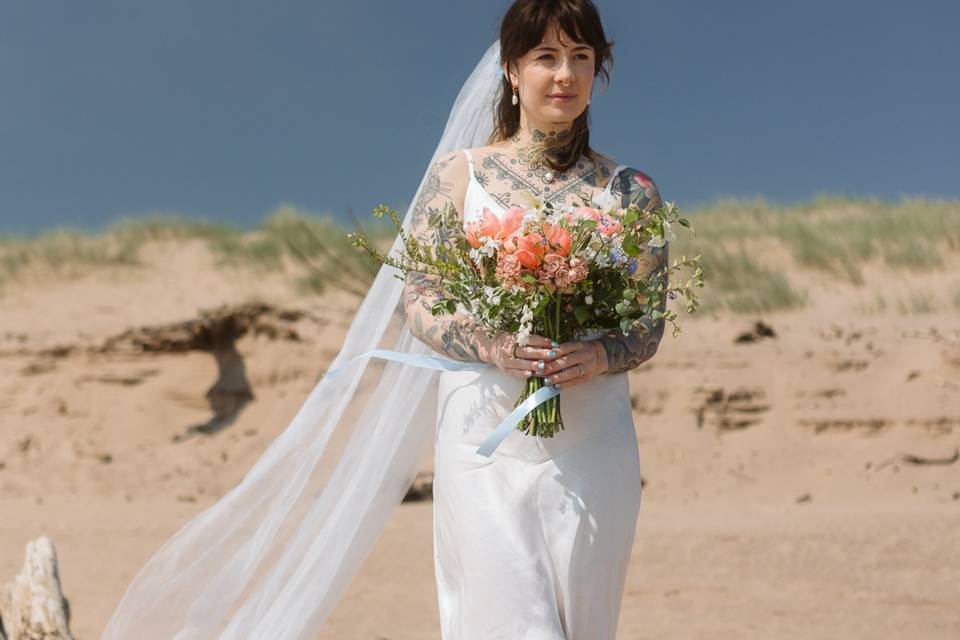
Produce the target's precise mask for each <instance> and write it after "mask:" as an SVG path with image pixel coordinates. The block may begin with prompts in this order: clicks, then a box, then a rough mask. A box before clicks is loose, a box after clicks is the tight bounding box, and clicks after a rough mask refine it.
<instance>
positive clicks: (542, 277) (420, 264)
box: [348, 199, 703, 437]
mask: <svg viewBox="0 0 960 640" xmlns="http://www.w3.org/2000/svg"><path fill="white" fill-rule="evenodd" d="M611 200H612V199H611ZM584 204H585V205H586V204H587V202H586V201H585V202H584ZM592 204H594V205H596V206H582V207H575V208H571V209H568V210H563V209H557V208H555V207H554V206H553V205H552V204H551V203H541V202H539V201H538V200H535V199H534V200H532V201H531V206H530V207H528V208H523V207H519V206H514V207H511V208H510V209H508V210H507V211H506V212H505V213H504V214H503V215H502V216H501V217H498V216H497V215H496V214H494V213H493V212H492V211H490V210H489V209H486V208H485V209H484V210H483V214H482V218H481V219H480V220H476V221H471V222H468V223H466V224H464V223H463V222H462V220H461V218H460V215H459V214H458V212H457V211H456V209H455V208H454V207H453V205H452V204H448V205H447V206H446V207H445V208H444V209H443V210H439V209H431V210H430V211H429V215H428V219H429V230H430V231H431V232H433V235H434V238H435V239H437V241H436V242H426V241H424V238H418V237H412V236H409V235H408V234H406V233H405V232H404V231H403V228H402V222H401V221H400V220H399V218H398V217H397V214H396V212H395V211H393V210H392V209H389V208H387V207H385V206H384V205H380V206H378V207H376V208H375V209H374V211H373V215H374V216H375V217H378V218H380V217H382V216H383V215H384V214H387V215H388V216H389V217H390V219H391V220H392V221H393V223H394V225H395V226H396V227H397V229H398V231H399V233H400V236H401V240H402V244H403V249H402V250H401V251H400V252H399V255H397V256H383V255H380V253H379V252H378V251H377V250H376V249H374V248H373V247H372V246H371V245H370V242H369V241H368V240H367V238H365V237H364V236H363V235H362V234H356V233H351V234H348V238H349V239H350V241H351V242H352V243H353V244H354V245H355V246H357V247H358V248H360V249H362V250H364V251H366V252H367V253H369V254H370V255H371V256H372V257H373V258H374V259H376V260H378V261H379V262H382V263H385V264H389V265H391V266H393V267H395V268H397V269H399V270H400V272H401V274H402V275H401V274H397V275H396V277H397V278H400V279H404V278H405V277H406V274H407V273H408V272H422V273H426V274H432V275H436V276H439V277H440V279H441V283H442V289H443V291H444V295H443V296H442V297H440V298H439V299H438V300H437V301H436V303H435V304H434V306H433V308H432V309H431V313H432V314H433V315H435V316H438V315H443V314H453V313H461V314H464V315H466V316H468V317H470V318H472V319H473V320H474V321H475V322H477V323H478V324H479V325H480V326H481V327H483V328H484V330H485V331H486V332H487V335H488V336H490V337H492V336H493V334H495V333H497V332H500V331H509V332H512V333H515V334H516V336H517V341H518V342H519V343H520V344H521V345H523V344H526V343H527V339H528V337H529V336H530V335H531V334H538V335H543V336H546V337H548V338H551V339H553V340H555V341H557V342H564V341H568V340H575V339H579V338H584V337H596V336H597V334H598V333H602V332H608V331H616V330H617V329H619V330H621V331H623V332H624V333H625V334H626V333H629V332H632V331H643V332H647V331H649V330H650V325H652V324H653V323H656V322H658V321H663V322H670V323H672V324H673V327H674V329H673V335H674V336H677V335H678V334H679V333H680V326H679V325H678V324H677V322H676V314H675V313H673V312H671V311H669V310H667V311H661V309H660V306H661V303H662V302H663V301H664V297H668V298H670V299H675V298H676V297H677V296H678V295H680V296H683V298H684V300H685V301H686V308H687V311H688V312H690V313H692V312H693V311H694V310H695V309H696V307H697V306H698V300H697V298H696V295H695V294H694V291H693V289H694V288H699V287H703V270H702V269H701V267H700V263H699V260H700V257H701V256H699V255H697V256H695V257H693V258H690V259H687V258H686V257H685V256H684V257H682V258H681V259H680V260H679V261H677V260H674V262H673V265H672V266H671V267H669V268H667V267H666V265H665V264H664V265H663V267H662V268H657V267H658V264H659V260H658V256H657V254H656V252H657V251H659V250H661V249H660V248H662V247H663V246H664V245H665V244H666V243H667V242H669V241H672V240H675V239H676V237H675V235H674V233H673V231H672V230H671V225H673V224H680V225H682V226H684V227H687V228H688V229H690V231H691V232H692V233H694V234H695V233H696V231H695V230H694V229H693V227H692V226H691V225H690V222H689V221H688V220H687V219H686V218H681V217H679V210H678V209H677V207H676V205H674V204H673V203H670V202H668V203H666V205H664V206H662V207H659V208H656V209H653V210H649V211H644V210H642V209H640V207H638V206H637V205H630V206H629V207H626V208H617V207H614V206H607V207H604V206H603V205H604V204H609V205H613V204H614V203H613V202H608V203H604V202H603V201H602V200H600V201H597V200H595V201H594V202H593V203H592ZM683 267H691V268H692V269H693V274H692V278H691V279H689V280H687V281H686V282H684V283H677V284H673V285H671V284H669V274H670V273H671V272H672V271H675V270H678V269H681V268H683ZM591 334H592V336H591ZM543 386H544V381H543V378H540V377H537V376H531V377H530V378H528V379H527V380H526V385H525V388H524V390H523V392H522V393H521V395H520V397H519V398H518V399H517V401H516V403H515V405H514V407H516V406H517V405H519V404H520V403H521V402H523V401H524V400H525V399H526V398H528V397H529V396H531V395H532V394H534V393H535V392H536V391H538V390H539V389H541V388H542V387H543ZM517 428H518V429H520V430H521V431H523V432H524V433H525V434H530V435H537V436H542V437H551V436H553V435H554V434H555V433H556V432H557V431H559V430H561V429H563V420H562V418H561V415H560V396H559V395H555V396H553V397H550V398H549V399H547V400H546V401H545V402H543V403H542V404H540V405H538V406H537V407H536V408H535V409H534V410H533V411H532V412H530V413H528V414H527V415H526V416H524V418H523V419H522V420H521V421H520V422H519V423H518V424H517Z"/></svg>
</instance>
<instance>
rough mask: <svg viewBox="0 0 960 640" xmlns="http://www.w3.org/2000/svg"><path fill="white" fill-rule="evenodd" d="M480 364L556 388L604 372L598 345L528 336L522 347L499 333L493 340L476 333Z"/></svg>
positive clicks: (511, 335)
mask: <svg viewBox="0 0 960 640" xmlns="http://www.w3.org/2000/svg"><path fill="white" fill-rule="evenodd" d="M476 338H477V341H478V342H479V345H480V350H481V353H482V355H483V361H484V362H489V363H490V364H493V365H496V366H497V367H498V368H499V369H500V370H501V371H503V372H504V373H505V374H507V375H508V376H511V377H514V378H523V379H526V378H529V377H530V376H532V375H537V376H541V377H544V378H547V380H546V382H547V384H553V385H555V386H556V387H558V388H564V387H569V386H572V385H574V384H580V383H581V382H586V381H587V380H589V379H590V378H592V377H593V376H595V375H599V374H600V373H603V371H605V370H606V353H605V352H604V350H603V345H601V344H599V343H598V342H597V341H590V342H579V341H573V342H564V343H562V344H558V343H557V342H555V341H553V340H551V339H550V338H547V337H545V336H539V335H536V334H531V335H530V338H529V340H528V342H527V344H526V345H525V346H520V345H518V344H517V337H516V334H514V333H510V332H505V331H504V332H500V333H497V334H496V335H494V337H493V338H492V339H490V338H488V337H487V336H486V334H485V333H484V332H483V331H477V335H476Z"/></svg>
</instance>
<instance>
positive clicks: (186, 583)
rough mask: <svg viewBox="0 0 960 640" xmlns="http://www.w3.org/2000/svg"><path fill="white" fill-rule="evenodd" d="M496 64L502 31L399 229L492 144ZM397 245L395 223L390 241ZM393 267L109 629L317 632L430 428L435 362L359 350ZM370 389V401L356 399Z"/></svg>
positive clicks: (404, 342) (405, 345)
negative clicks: (277, 426)
mask: <svg viewBox="0 0 960 640" xmlns="http://www.w3.org/2000/svg"><path fill="white" fill-rule="evenodd" d="M499 69H500V43H499V41H495V42H494V43H493V44H492V45H491V46H490V47H489V48H488V49H487V51H486V53H484V55H483V57H482V58H481V60H480V62H479V64H478V65H477V66H476V68H474V70H473V72H472V73H471V74H470V76H469V77H468V78H467V81H466V83H465V84H464V85H463V87H462V88H461V90H460V93H459V94H458V95H457V99H456V102H455V103H454V105H453V109H452V110H451V112H450V116H449V118H448V120H447V124H446V127H445V129H444V132H443V136H442V137H441V139H440V143H439V144H438V145H437V148H436V150H435V151H434V153H433V157H432V158H431V160H430V163H429V164H428V166H427V171H426V172H425V173H424V177H423V179H421V182H420V186H419V187H418V188H417V192H416V194H415V195H414V198H413V200H412V201H411V203H410V205H409V207H408V208H407V212H406V214H405V217H404V220H403V227H404V230H407V229H409V226H410V219H411V212H412V211H413V209H414V207H415V204H416V202H417V199H418V198H419V196H420V193H421V191H422V190H423V189H424V187H425V183H426V178H427V175H429V167H430V166H431V165H432V164H433V162H434V161H435V160H437V158H439V157H440V156H442V155H444V154H446V153H448V152H451V151H454V150H457V149H462V148H469V147H476V146H481V145H483V144H486V141H487V138H488V137H489V135H490V133H491V132H492V130H493V108H494V101H495V99H496V97H497V92H498V91H499V88H500V77H499V73H498V71H499ZM402 246H403V245H402V242H401V239H400V237H399V236H398V237H397V239H396V240H395V241H394V244H393V248H392V249H391V254H392V255H395V256H396V255H398V252H399V250H400V249H401V248H402ZM397 273H398V272H397V271H396V270H395V269H394V268H392V267H389V266H385V265H384V266H382V267H381V268H380V271H379V272H378V274H377V277H376V279H375V280H374V282H373V285H372V286H371V288H370V291H369V292H368V293H367V295H366V297H365V298H364V300H363V302H362V304H361V305H360V309H359V311H358V312H357V314H356V316H355V317H354V319H353V322H352V324H351V325H350V329H349V331H348V332H347V335H346V338H345V340H344V343H343V347H342V348H341V350H340V353H339V354H338V355H337V357H336V358H335V359H334V361H333V363H332V364H331V365H330V369H329V371H332V370H333V369H335V368H339V367H343V368H342V369H340V370H339V371H338V372H337V375H336V376H332V375H328V376H325V377H324V378H323V379H321V380H320V382H319V383H318V384H317V385H316V387H314V389H313V390H312V391H311V393H310V395H309V396H308V397H307V399H306V401H305V402H304V404H303V406H302V407H301V408H300V410H299V412H298V413H297V415H296V416H295V417H294V418H293V420H292V422H291V423H290V425H289V426H288V427H287V428H286V429H285V430H284V431H283V432H282V433H281V434H280V435H279V436H277V438H276V439H275V440H274V441H273V442H272V443H271V444H270V446H269V447H268V448H267V450H266V451H265V452H264V453H263V455H262V456H261V458H260V459H259V460H258V461H257V462H256V464H255V465H254V466H253V467H252V468H251V469H250V471H249V472H248V473H247V474H246V476H244V478H243V480H242V481H241V482H240V483H239V484H238V485H237V486H236V487H234V488H233V489H231V490H230V491H229V492H228V493H227V494H226V495H224V496H223V497H222V498H221V499H220V500H219V502H217V503H216V504H214V505H213V506H211V507H209V508H208V509H207V510H205V511H203V512H202V513H200V514H199V515H197V516H196V517H194V518H193V520H191V521H190V522H188V523H187V524H186V525H185V526H184V527H183V528H182V529H181V530H180V531H178V532H177V533H176V534H175V535H174V536H173V537H172V538H170V540H168V541H167V542H166V543H165V544H164V545H163V546H162V547H161V548H160V549H159V550H158V551H157V552H156V554H154V556H153V557H152V558H151V559H150V560H149V561H148V562H147V564H146V565H145V566H144V567H143V568H142V569H141V570H140V572H139V573H138V574H137V576H136V577H135V578H134V580H133V582H132V583H131V584H130V586H129V588H128V589H127V591H126V593H125V594H124V596H123V598H122V600H121V601H120V604H119V605H118V607H117V609H116V611H115V612H114V613H113V616H112V617H111V619H110V622H109V623H108V625H107V628H106V630H105V631H104V634H103V636H102V638H104V639H106V640H129V639H130V638H139V639H144V640H151V639H154V638H155V639H156V640H171V639H177V640H187V639H195V638H197V639H199V638H203V639H204V640H206V639H209V638H222V639H231V640H233V639H241V638H243V639H247V638H255V639H265V638H285V639H287V638H289V639H293V638H311V637H313V636H314V635H315V634H316V633H317V632H318V630H319V629H320V626H321V624H322V623H323V621H324V620H325V619H326V618H327V617H328V615H329V614H330V612H331V611H332V610H333V608H334V606H335V605H336V604H337V602H338V601H339V599H340V597H341V596H342V594H343V592H344V590H345V589H346V588H347V586H348V584H349V583H350V580H351V579H352V578H353V576H354V574H355V573H356V572H357V571H358V570H359V568H360V566H361V564H362V563H363V561H364V559H365V558H366V557H367V555H368V554H369V552H370V551H371V549H372V548H373V546H374V544H375V543H376V541H377V539H378V538H379V537H380V534H381V533H382V532H383V529H384V528H385V526H386V523H387V520H388V519H389V517H390V514H391V513H392V512H393V510H394V509H395V508H396V506H397V505H398V504H399V503H400V502H401V501H402V500H403V497H404V495H405V494H406V492H407V490H408V488H409V487H410V485H411V483H412V482H413V480H414V477H415V475H416V470H417V467H418V464H419V462H420V461H421V459H422V458H423V456H424V455H425V454H426V453H427V452H428V450H427V445H428V444H431V443H432V442H433V436H434V433H435V426H436V398H437V372H436V371H434V370H430V369H425V368H419V367H415V366H409V365H405V364H401V363H398V362H387V363H386V364H385V365H384V364H383V363H381V362H377V363H375V364H373V363H371V361H370V359H369V358H368V357H362V358H359V359H356V360H355V358H358V356H362V355H364V354H366V353H367V352H368V351H371V350H374V349H377V348H378V347H379V346H380V345H381V343H382V342H383V341H384V340H389V337H390V333H388V329H389V328H390V327H391V320H394V321H396V318H397V316H398V313H397V312H398V304H399V303H400V299H401V294H402V293H403V282H402V280H400V279H399V278H397V277H396V276H397ZM393 333H397V334H399V337H397V338H396V341H395V343H394V344H393V345H392V349H393V350H394V351H397V352H402V353H406V354H413V355H421V356H426V355H431V354H433V355H436V354H435V353H434V352H433V351H432V350H431V349H430V348H429V347H427V346H426V345H425V344H423V343H422V342H420V341H419V340H417V339H415V338H414V337H413V336H412V335H411V333H410V330H409V328H408V327H407V325H406V323H403V324H402V326H401V327H400V328H399V329H398V330H396V331H394V332H393ZM368 370H369V371H368ZM361 378H363V379H364V384H363V385H361V384H360V383H361ZM358 388H359V389H358ZM365 390H368V396H369V397H368V399H367V400H366V401H363V402H352V400H355V399H357V400H359V399H360V398H358V397H357V396H359V395H360V394H361V393H364V391H365Z"/></svg>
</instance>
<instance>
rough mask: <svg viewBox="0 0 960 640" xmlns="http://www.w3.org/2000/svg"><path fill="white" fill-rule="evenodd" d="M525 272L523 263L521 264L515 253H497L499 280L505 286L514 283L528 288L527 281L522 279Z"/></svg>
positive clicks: (510, 285)
mask: <svg viewBox="0 0 960 640" xmlns="http://www.w3.org/2000/svg"><path fill="white" fill-rule="evenodd" d="M522 274H523V265H522V264H520V260H519V258H518V257H517V254H515V253H503V252H500V253H498V254H497V270H496V275H497V280H499V281H500V283H501V284H502V285H503V286H505V287H512V286H513V285H520V286H521V287H524V288H525V289H526V288H527V283H525V282H524V281H523V280H521V279H520V276H521V275H522Z"/></svg>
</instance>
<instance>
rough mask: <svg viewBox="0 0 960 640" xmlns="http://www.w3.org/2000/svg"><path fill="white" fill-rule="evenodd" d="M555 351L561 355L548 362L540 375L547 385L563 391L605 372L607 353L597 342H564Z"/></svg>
mask: <svg viewBox="0 0 960 640" xmlns="http://www.w3.org/2000/svg"><path fill="white" fill-rule="evenodd" d="M557 350H558V351H560V352H561V353H562V355H560V356H559V357H557V358H556V359H554V360H551V361H548V362H547V363H546V364H545V365H544V368H543V370H542V372H541V374H540V375H542V376H544V382H546V383H547V384H550V385H553V386H555V387H557V388H560V389H565V388H567V387H572V386H574V385H577V384H583V383H584V382H586V381H588V380H590V379H591V378H594V377H596V376H598V375H600V374H602V373H603V372H605V371H606V370H607V352H606V350H605V349H604V348H603V345H602V344H600V341H599V340H584V341H579V340H577V341H573V342H564V343H562V344H561V345H560V347H559V348H558V349H557Z"/></svg>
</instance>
